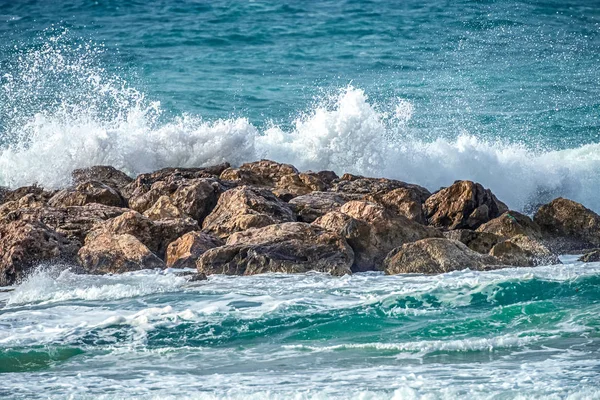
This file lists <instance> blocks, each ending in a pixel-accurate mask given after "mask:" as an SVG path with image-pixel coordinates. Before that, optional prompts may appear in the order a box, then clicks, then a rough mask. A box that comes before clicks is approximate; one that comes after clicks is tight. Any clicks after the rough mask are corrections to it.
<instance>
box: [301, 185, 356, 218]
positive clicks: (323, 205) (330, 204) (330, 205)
mask: <svg viewBox="0 0 600 400" xmlns="http://www.w3.org/2000/svg"><path fill="white" fill-rule="evenodd" d="M358 197H360V196H357V195H354V198H353V197H352V195H347V194H345V193H335V192H312V193H309V194H305V195H303V196H298V197H295V198H293V199H292V200H290V201H289V204H290V205H291V206H292V207H293V209H294V211H295V212H296V214H297V215H298V221H301V222H308V223H311V222H313V221H314V220H316V219H317V218H319V217H322V216H323V215H325V214H327V213H328V212H331V211H335V210H338V209H339V208H340V207H341V206H343V205H344V204H345V203H347V202H348V201H350V200H356V199H357V198H358Z"/></svg>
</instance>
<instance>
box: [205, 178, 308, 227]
mask: <svg viewBox="0 0 600 400" xmlns="http://www.w3.org/2000/svg"><path fill="white" fill-rule="evenodd" d="M295 220H296V216H295V215H294V213H293V211H292V210H291V208H290V207H289V206H288V205H287V204H286V203H285V202H283V201H281V200H279V199H278V198H277V197H276V196H275V195H274V194H273V193H272V192H270V191H269V190H266V189H260V188H256V187H252V186H240V187H237V188H234V189H230V190H228V191H226V192H225V193H223V194H222V195H221V197H219V201H218V202H217V206H216V207H215V209H214V210H213V211H212V212H211V213H210V214H209V215H208V216H207V217H206V218H205V219H204V223H203V225H202V228H203V230H204V231H205V232H208V233H211V234H213V235H215V236H218V237H220V238H227V237H228V236H229V235H231V234H232V233H234V232H239V231H243V230H246V229H249V228H260V227H264V226H267V225H271V224H277V223H281V222H293V221H295Z"/></svg>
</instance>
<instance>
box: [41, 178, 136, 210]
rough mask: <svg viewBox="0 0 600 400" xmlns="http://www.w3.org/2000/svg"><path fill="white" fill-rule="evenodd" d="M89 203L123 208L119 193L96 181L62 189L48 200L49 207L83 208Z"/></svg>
mask: <svg viewBox="0 0 600 400" xmlns="http://www.w3.org/2000/svg"><path fill="white" fill-rule="evenodd" d="M89 203H98V204H104V205H106V206H112V207H123V206H125V201H124V199H123V198H122V197H121V195H120V194H119V192H117V191H116V190H115V189H113V188H111V187H110V186H107V185H105V184H103V183H101V182H98V181H87V182H83V183H80V184H79V185H77V186H76V187H74V188H70V189H63V190H61V191H59V192H58V193H56V194H55V195H54V196H52V198H51V199H50V200H48V205H49V206H50V207H69V206H84V205H86V204H89Z"/></svg>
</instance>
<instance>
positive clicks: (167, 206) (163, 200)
mask: <svg viewBox="0 0 600 400" xmlns="http://www.w3.org/2000/svg"><path fill="white" fill-rule="evenodd" d="M185 216H186V215H185V214H184V213H183V212H181V210H180V209H179V208H177V206H176V205H175V204H173V201H172V200H171V198H170V197H169V196H161V197H159V198H158V200H156V203H154V205H153V206H152V207H150V208H149V209H148V210H146V211H144V217H147V218H149V219H151V220H153V221H157V220H159V219H165V218H183V217H185Z"/></svg>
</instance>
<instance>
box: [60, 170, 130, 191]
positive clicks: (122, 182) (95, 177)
mask: <svg viewBox="0 0 600 400" xmlns="http://www.w3.org/2000/svg"><path fill="white" fill-rule="evenodd" d="M71 176H72V178H73V184H74V185H75V186H77V185H80V184H82V183H85V182H88V181H96V182H100V183H102V184H104V185H106V186H108V187H111V188H113V189H114V190H116V191H120V190H121V188H123V187H125V186H127V185H128V184H129V183H131V182H133V178H131V177H130V176H129V175H127V174H125V173H124V172H121V171H119V170H118V169H116V168H114V167H111V166H109V165H96V166H93V167H89V168H81V169H76V170H74V171H73V172H72V173H71Z"/></svg>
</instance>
